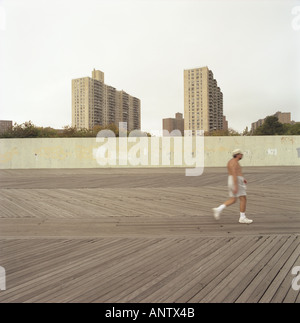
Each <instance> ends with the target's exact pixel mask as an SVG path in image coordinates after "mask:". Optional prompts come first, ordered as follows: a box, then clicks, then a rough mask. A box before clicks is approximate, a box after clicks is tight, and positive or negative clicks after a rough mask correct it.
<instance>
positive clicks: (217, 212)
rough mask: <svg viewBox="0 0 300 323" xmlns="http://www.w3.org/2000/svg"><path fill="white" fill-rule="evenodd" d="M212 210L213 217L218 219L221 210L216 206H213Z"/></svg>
mask: <svg viewBox="0 0 300 323" xmlns="http://www.w3.org/2000/svg"><path fill="white" fill-rule="evenodd" d="M212 210H213V212H214V218H215V219H216V220H220V216H221V211H220V210H218V208H213V209H212Z"/></svg>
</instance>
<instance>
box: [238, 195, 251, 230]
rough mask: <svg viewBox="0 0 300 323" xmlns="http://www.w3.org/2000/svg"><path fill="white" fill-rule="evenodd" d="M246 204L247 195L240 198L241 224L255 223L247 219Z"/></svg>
mask: <svg viewBox="0 0 300 323" xmlns="http://www.w3.org/2000/svg"><path fill="white" fill-rule="evenodd" d="M246 204H247V197H246V195H243V196H240V219H239V222H240V223H246V224H250V223H252V222H253V221H252V220H250V219H248V218H247V217H246V214H245V212H246Z"/></svg>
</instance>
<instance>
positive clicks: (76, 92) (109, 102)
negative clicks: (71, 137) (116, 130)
mask: <svg viewBox="0 0 300 323" xmlns="http://www.w3.org/2000/svg"><path fill="white" fill-rule="evenodd" d="M119 122H127V129H128V130H129V131H132V130H140V129H141V101H140V100H139V99H138V98H136V97H133V96H131V95H129V94H128V93H126V92H125V91H123V90H122V91H118V90H117V89H116V88H114V87H112V86H110V85H106V84H105V83H104V73H103V72H102V71H99V70H95V69H94V70H93V71H92V77H82V78H78V79H73V80H72V126H73V127H77V128H79V129H84V128H85V129H93V127H94V126H96V125H100V126H105V125H108V124H112V123H114V124H116V125H117V126H118V124H119Z"/></svg>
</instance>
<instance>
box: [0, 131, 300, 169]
mask: <svg viewBox="0 0 300 323" xmlns="http://www.w3.org/2000/svg"><path fill="white" fill-rule="evenodd" d="M184 138H185V137H151V138H148V137H144V138H127V137H126V138H97V139H96V138H32V139H30V138H24V139H0V168H1V169H25V168H99V167H174V166H175V167H181V166H182V167H196V166H197V167H223V166H226V163H227V161H228V160H229V159H230V158H231V151H232V150H233V149H235V148H240V149H242V150H243V152H244V158H243V160H242V161H241V164H242V165H243V166H292V165H298V166H300V136H232V137H203V136H201V137H200V138H198V139H197V138H196V139H195V137H193V138H194V139H193V141H192V143H191V142H189V140H190V139H189V138H186V140H187V141H186V142H185V141H184V140H185V139H184Z"/></svg>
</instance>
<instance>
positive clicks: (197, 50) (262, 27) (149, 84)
mask: <svg viewBox="0 0 300 323" xmlns="http://www.w3.org/2000/svg"><path fill="white" fill-rule="evenodd" d="M202 66H208V68H209V69H211V70H212V72H213V74H214V77H215V79H216V80H217V82H218V86H219V87H220V88H221V91H222V92H223V97H224V114H225V115H226V117H227V120H228V122H229V127H231V128H233V129H235V130H237V131H243V130H244V129H245V127H246V126H248V127H250V126H251V123H252V122H254V121H257V120H258V119H260V118H264V117H265V116H267V115H270V114H274V113H275V112H277V111H282V112H291V114H292V119H293V120H295V121H300V1H296V0H291V1H290V0H259V1H255V0H222V1H217V0H209V1H208V0H151V1H150V0H149V1H148V0H84V1H78V0H51V1H50V0H26V1H24V0H0V119H1V120H13V122H17V123H23V122H25V121H28V120H31V121H32V122H33V123H34V124H35V125H37V126H44V127H46V126H51V127H54V128H62V127H63V126H65V125H71V80H72V79H74V78H79V77H85V76H91V72H92V70H93V69H94V68H96V69H99V70H101V71H103V72H104V74H105V83H106V84H108V85H111V86H113V87H115V88H116V89H117V90H122V89H123V90H124V91H126V92H127V93H129V94H130V95H132V96H136V97H138V98H139V99H140V100H141V118H142V130H144V131H148V132H151V133H154V132H156V131H161V128H162V119H163V118H169V117H174V116H175V113H176V112H182V113H183V110H184V107H183V71H184V69H189V68H194V67H202Z"/></svg>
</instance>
